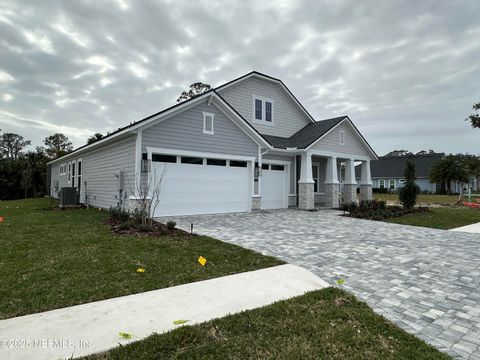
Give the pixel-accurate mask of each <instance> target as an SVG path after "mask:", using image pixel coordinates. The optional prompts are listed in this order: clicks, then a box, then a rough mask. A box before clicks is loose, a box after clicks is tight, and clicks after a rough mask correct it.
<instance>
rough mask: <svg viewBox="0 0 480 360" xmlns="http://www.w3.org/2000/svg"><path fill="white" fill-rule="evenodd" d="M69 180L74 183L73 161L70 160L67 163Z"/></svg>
mask: <svg viewBox="0 0 480 360" xmlns="http://www.w3.org/2000/svg"><path fill="white" fill-rule="evenodd" d="M67 182H68V183H69V184H71V183H72V162H71V161H70V162H69V163H68V165H67Z"/></svg>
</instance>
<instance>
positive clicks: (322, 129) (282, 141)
mask: <svg viewBox="0 0 480 360" xmlns="http://www.w3.org/2000/svg"><path fill="white" fill-rule="evenodd" d="M345 118H346V116H341V117H336V118H332V119H326V120H321V121H316V122H315V123H312V124H308V125H307V126H305V127H304V128H302V129H300V130H299V131H297V132H296V133H295V134H293V135H292V136H290V137H289V138H285V137H280V136H273V135H265V134H262V136H263V137H264V138H265V139H266V140H267V141H268V142H269V143H270V144H271V145H272V146H273V147H275V148H280V149H286V148H298V149H305V148H306V147H308V146H309V145H311V144H312V143H313V142H314V141H315V140H317V139H318V138H319V137H321V136H322V135H324V134H325V133H327V132H328V131H329V130H330V129H331V128H333V127H334V126H335V125H337V124H338V123H340V122H341V121H342V120H344V119H345Z"/></svg>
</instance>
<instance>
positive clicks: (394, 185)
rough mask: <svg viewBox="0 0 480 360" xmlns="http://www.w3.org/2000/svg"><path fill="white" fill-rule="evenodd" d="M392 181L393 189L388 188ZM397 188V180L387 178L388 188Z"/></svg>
mask: <svg viewBox="0 0 480 360" xmlns="http://www.w3.org/2000/svg"><path fill="white" fill-rule="evenodd" d="M392 181H393V189H391V188H390V182H392ZM396 189H397V182H396V181H395V179H388V190H396Z"/></svg>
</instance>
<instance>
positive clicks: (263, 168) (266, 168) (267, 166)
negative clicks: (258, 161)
mask: <svg viewBox="0 0 480 360" xmlns="http://www.w3.org/2000/svg"><path fill="white" fill-rule="evenodd" d="M268 169H270V165H268V164H262V170H268Z"/></svg>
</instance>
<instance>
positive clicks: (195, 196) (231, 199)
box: [151, 154, 252, 217]
mask: <svg viewBox="0 0 480 360" xmlns="http://www.w3.org/2000/svg"><path fill="white" fill-rule="evenodd" d="M251 166H252V163H251V161H244V160H228V159H221V158H200V157H192V156H175V155H155V154H153V156H152V168H151V171H152V175H151V176H153V177H156V178H157V179H159V178H160V177H162V181H161V183H162V185H161V188H162V190H161V192H160V197H159V199H160V201H159V203H158V206H157V208H156V209H155V210H154V216H155V217H159V216H172V215H192V214H213V213H224V212H243V211H250V210H251V208H252V202H251V201H252V200H251V197H252V188H251V187H252V180H251V179H252V171H251ZM157 181H158V180H157ZM152 211H153V209H152Z"/></svg>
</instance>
